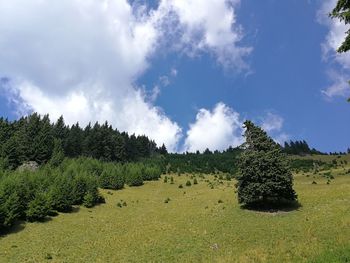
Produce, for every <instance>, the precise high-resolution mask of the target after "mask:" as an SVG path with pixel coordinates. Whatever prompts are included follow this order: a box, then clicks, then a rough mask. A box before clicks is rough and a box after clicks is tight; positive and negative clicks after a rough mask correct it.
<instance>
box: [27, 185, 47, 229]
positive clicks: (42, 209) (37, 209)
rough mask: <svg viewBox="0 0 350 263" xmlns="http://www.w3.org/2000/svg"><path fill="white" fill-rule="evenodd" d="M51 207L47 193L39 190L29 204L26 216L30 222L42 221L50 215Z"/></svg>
mask: <svg viewBox="0 0 350 263" xmlns="http://www.w3.org/2000/svg"><path fill="white" fill-rule="evenodd" d="M50 209H51V207H50V204H49V202H48V198H47V194H46V193H42V192H38V193H36V195H35V197H34V199H33V200H31V201H30V202H29V204H28V209H27V211H26V218H27V220H28V221H30V222H33V221H42V220H44V219H45V218H46V217H47V216H48V215H49V213H50Z"/></svg>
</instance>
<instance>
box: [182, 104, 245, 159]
mask: <svg viewBox="0 0 350 263" xmlns="http://www.w3.org/2000/svg"><path fill="white" fill-rule="evenodd" d="M242 126H243V123H242V121H241V120H240V115H239V113H237V112H235V111H234V110H233V109H231V108H229V107H228V106H226V105H225V104H224V103H222V102H220V103H218V104H217V105H216V106H215V107H214V109H213V110H212V111H210V110H207V109H200V110H199V112H198V114H197V116H196V121H195V122H194V123H192V124H190V129H189V130H188V131H187V137H186V140H185V145H184V151H189V152H195V151H197V150H198V151H204V150H205V149H206V148H209V149H210V150H225V149H227V148H228V147H229V146H232V147H236V146H239V145H240V144H242V143H243V137H242V133H243V128H242Z"/></svg>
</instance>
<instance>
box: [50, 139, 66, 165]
mask: <svg viewBox="0 0 350 263" xmlns="http://www.w3.org/2000/svg"><path fill="white" fill-rule="evenodd" d="M63 160H64V153H63V147H62V141H61V140H60V139H55V140H54V146H53V150H52V156H51V159H50V165H51V166H52V167H58V166H59V165H60V164H61V163H62V162H63Z"/></svg>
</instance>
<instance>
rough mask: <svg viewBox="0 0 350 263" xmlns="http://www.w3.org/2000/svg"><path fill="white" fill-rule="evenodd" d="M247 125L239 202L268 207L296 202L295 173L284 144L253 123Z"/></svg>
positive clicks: (242, 156) (238, 178) (239, 186)
mask: <svg viewBox="0 0 350 263" xmlns="http://www.w3.org/2000/svg"><path fill="white" fill-rule="evenodd" d="M244 124H245V128H246V131H245V138H246V143H245V144H244V149H245V150H244V152H242V154H241V155H240V160H239V173H238V176H237V192H238V201H239V203H241V204H242V205H246V206H253V205H263V206H265V205H268V204H271V203H281V202H284V201H295V200H296V194H295V192H294V190H293V177H292V173H291V170H290V168H289V165H288V161H287V157H286V155H285V154H283V153H282V150H281V147H280V146H279V145H278V144H277V143H276V142H274V141H273V140H272V138H270V137H269V136H268V135H267V134H266V132H265V131H263V130H262V129H261V128H259V127H257V126H255V125H254V124H253V123H252V122H250V121H246V122H245V123H244Z"/></svg>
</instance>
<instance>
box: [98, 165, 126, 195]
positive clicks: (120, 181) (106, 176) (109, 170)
mask: <svg viewBox="0 0 350 263" xmlns="http://www.w3.org/2000/svg"><path fill="white" fill-rule="evenodd" d="M124 184H125V176H124V168H123V166H121V165H112V164H110V165H105V168H104V170H103V172H102V173H101V175H100V176H99V185H100V187H101V188H104V189H113V190H120V189H123V188H124Z"/></svg>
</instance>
